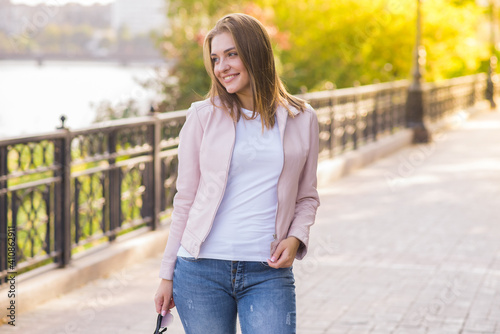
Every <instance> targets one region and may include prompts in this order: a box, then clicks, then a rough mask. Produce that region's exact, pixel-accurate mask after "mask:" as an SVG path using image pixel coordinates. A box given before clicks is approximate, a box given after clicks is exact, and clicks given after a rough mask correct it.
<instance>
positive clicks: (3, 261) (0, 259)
mask: <svg viewBox="0 0 500 334" xmlns="http://www.w3.org/2000/svg"><path fill="white" fill-rule="evenodd" d="M7 168H8V167H7V147H6V146H2V147H0V254H4V255H2V256H0V273H2V272H3V271H4V270H7V254H8V252H7V209H8V205H7V204H8V203H7V200H8V199H7V179H6V177H7V174H8V170H7ZM4 178H5V179H4ZM0 277H2V276H0ZM2 283H4V279H3V278H2V279H1V280H0V285H2Z"/></svg>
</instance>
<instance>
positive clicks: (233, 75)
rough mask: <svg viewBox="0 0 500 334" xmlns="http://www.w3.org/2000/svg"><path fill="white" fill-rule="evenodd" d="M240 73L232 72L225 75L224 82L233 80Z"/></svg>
mask: <svg viewBox="0 0 500 334" xmlns="http://www.w3.org/2000/svg"><path fill="white" fill-rule="evenodd" d="M238 75H239V74H231V75H227V76H225V77H223V78H222V80H224V82H230V81H231V80H233V79H234V78H236V77H237V76H238Z"/></svg>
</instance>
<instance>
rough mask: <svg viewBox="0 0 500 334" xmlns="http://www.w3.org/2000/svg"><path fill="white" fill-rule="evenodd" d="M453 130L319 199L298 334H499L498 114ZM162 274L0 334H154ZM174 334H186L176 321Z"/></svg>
mask: <svg viewBox="0 0 500 334" xmlns="http://www.w3.org/2000/svg"><path fill="white" fill-rule="evenodd" d="M457 123H460V124H458V127H457V128H456V129H454V130H451V131H448V132H446V133H444V134H441V135H438V136H436V140H435V143H434V144H430V145H420V146H413V147H409V148H406V149H404V150H402V151H400V152H398V153H396V154H394V155H392V156H390V157H388V158H385V159H382V160H380V161H378V162H376V163H374V164H372V165H370V166H369V167H367V168H364V169H362V170H359V171H357V172H355V173H354V174H351V175H350V176H348V177H346V178H343V179H342V180H340V181H337V182H335V183H333V184H331V186H329V187H325V188H322V189H321V198H322V206H321V207H320V209H319V212H318V221H317V225H316V226H315V227H314V228H313V229H312V238H311V249H310V253H309V255H308V257H306V259H304V260H303V261H297V262H296V264H295V273H296V277H297V294H298V297H297V299H298V324H299V327H298V333H303V334H316V333H345V334H358V333H381V334H382V333H383V334H388V333H394V334H413V333H439V334H447V333H462V334H472V333H476V334H477V333H484V334H486V333H500V112H494V113H483V114H480V115H478V116H477V117H475V118H474V119H472V120H469V121H467V122H465V121H464V122H462V121H460V120H458V121H457ZM158 265H159V258H152V259H147V260H145V261H144V263H141V264H139V265H136V266H135V267H132V268H126V269H124V270H123V271H122V272H121V273H118V274H116V275H114V276H112V277H108V278H105V279H101V280H98V281H96V282H93V283H90V284H88V285H86V286H84V287H82V288H81V289H79V290H76V291H73V292H72V293H69V294H67V295H64V296H61V297H60V298H58V299H56V300H53V301H50V302H48V303H46V304H43V305H40V306H39V307H38V308H37V309H36V310H34V311H31V312H28V313H25V314H21V315H18V317H17V324H18V326H16V327H15V328H14V327H11V326H2V327H0V332H1V333H13V332H20V333H35V332H36V333H48V334H63V333H67V334H69V333H92V334H98V333H106V334H114V333H116V334H118V333H123V334H125V333H127V334H131V333H134V334H137V333H152V332H153V326H154V323H155V317H156V316H155V312H154V309H153V302H152V297H153V294H154V291H155V289H156V285H157V283H158V279H157V278H156V277H157V271H158ZM19 293H23V292H22V290H21V291H19ZM168 333H179V334H180V333H184V332H183V330H182V329H181V325H180V321H179V319H178V317H176V321H175V325H174V326H172V327H171V328H170V329H169V330H168ZM207 333H209V334H211V333H210V330H209V329H207ZM214 334H218V333H214ZM222 334H224V333H222ZM270 334H272V333H270Z"/></svg>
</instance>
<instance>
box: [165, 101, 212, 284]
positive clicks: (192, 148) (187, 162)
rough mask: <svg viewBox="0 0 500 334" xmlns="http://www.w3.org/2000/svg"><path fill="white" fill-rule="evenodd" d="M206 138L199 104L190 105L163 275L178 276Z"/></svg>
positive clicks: (181, 137) (180, 149)
mask: <svg viewBox="0 0 500 334" xmlns="http://www.w3.org/2000/svg"><path fill="white" fill-rule="evenodd" d="M202 138H203V127H202V125H201V122H200V119H199V116H198V112H197V110H196V107H195V106H193V105H192V106H191V108H189V110H188V112H187V115H186V122H185V123H184V125H183V127H182V129H181V131H180V134H179V147H178V150H177V156H178V160H179V164H178V169H177V183H176V187H177V193H176V194H175V196H174V200H173V206H174V209H173V212H172V220H171V224H170V231H169V236H168V241H167V246H166V247H165V252H164V254H163V258H162V261H161V267H160V275H159V276H160V278H163V279H168V280H172V279H173V276H174V268H175V262H176V260H177V252H178V250H179V248H180V245H181V239H182V235H183V233H184V229H185V228H186V223H187V220H188V216H189V210H190V209H191V205H192V204H193V202H194V199H195V196H196V190H197V189H198V184H199V182H200V159H199V156H200V154H199V153H200V146H201V141H202Z"/></svg>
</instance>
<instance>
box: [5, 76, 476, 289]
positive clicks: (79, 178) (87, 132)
mask: <svg viewBox="0 0 500 334" xmlns="http://www.w3.org/2000/svg"><path fill="white" fill-rule="evenodd" d="M408 85H409V83H408V82H407V81H397V82H391V83H383V84H375V85H369V86H360V87H354V88H347V89H338V90H332V91H324V92H316V93H308V94H304V95H302V97H303V98H306V99H308V100H309V102H310V103H311V105H312V106H313V107H314V108H315V109H316V111H317V113H318V120H319V126H320V157H321V158H322V159H323V158H331V157H333V156H335V155H337V154H340V153H342V152H344V151H346V150H353V149H356V148H358V147H359V146H361V145H363V144H365V143H368V142H372V141H375V140H377V139H378V138H379V137H381V136H385V135H388V134H391V133H393V132H395V131H397V130H398V129H401V128H404V127H405V104H406V97H407V91H408ZM485 87H486V76H485V75H484V74H479V75H474V76H468V77H462V78H456V79H452V80H448V81H445V82H441V83H437V84H426V85H425V86H424V90H425V94H424V95H425V103H426V104H425V105H426V110H427V113H426V114H427V117H428V119H429V120H431V121H435V120H437V119H439V118H440V117H443V116H445V115H447V114H448V113H449V112H451V111H454V110H457V109H458V108H466V107H468V106H471V105H474V103H476V102H477V101H480V100H484V90H485ZM185 115H186V111H185V110H184V111H176V112H170V113H166V114H161V115H160V114H152V115H150V116H146V117H140V118H133V119H126V120H120V121H112V122H107V123H101V124H96V125H95V126H92V127H89V128H87V129H80V130H74V131H73V130H69V129H65V128H64V127H62V128H60V129H59V130H57V131H55V132H52V133H48V134H43V135H37V136H30V137H22V138H10V139H5V140H1V141H0V284H2V283H3V282H5V280H6V277H7V274H8V272H11V271H15V272H18V273H19V272H22V271H27V270H30V269H32V268H35V267H39V266H43V265H44V264H47V263H56V264H58V265H59V266H65V265H66V264H68V263H69V262H70V261H71V258H72V254H74V253H75V252H77V251H82V250H85V249H87V248H90V247H92V246H94V245H95V244H97V243H102V242H109V241H113V240H114V239H116V237H117V236H118V235H120V234H122V233H126V232H127V231H131V230H134V229H137V228H139V227H144V226H147V227H149V228H151V229H156V228H157V227H158V225H159V224H160V222H161V221H168V220H167V219H165V218H166V217H168V216H169V213H170V210H171V207H172V200H173V196H174V194H175V181H176V178H177V145H178V141H179V132H180V129H181V127H182V125H183V123H184V120H185ZM9 232H11V233H9ZM12 236H14V237H12ZM13 247H14V248H15V250H13ZM9 251H10V252H9ZM12 254H15V260H12V258H10V257H9V255H12Z"/></svg>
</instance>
